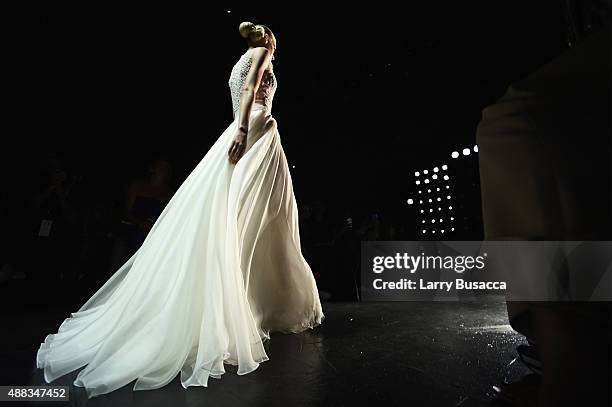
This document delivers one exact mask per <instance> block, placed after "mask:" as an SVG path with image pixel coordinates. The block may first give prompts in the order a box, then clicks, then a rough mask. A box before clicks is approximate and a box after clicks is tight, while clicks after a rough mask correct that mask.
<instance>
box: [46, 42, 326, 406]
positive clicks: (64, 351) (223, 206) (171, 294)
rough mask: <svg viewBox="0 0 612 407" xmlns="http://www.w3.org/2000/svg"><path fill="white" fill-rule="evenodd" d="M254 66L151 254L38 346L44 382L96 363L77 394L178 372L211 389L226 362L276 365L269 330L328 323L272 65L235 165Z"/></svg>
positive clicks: (138, 257)
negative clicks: (305, 240)
mask: <svg viewBox="0 0 612 407" xmlns="http://www.w3.org/2000/svg"><path fill="white" fill-rule="evenodd" d="M251 63H252V49H249V50H247V51H246V52H245V53H244V54H243V55H242V56H241V57H240V59H239V60H238V62H237V63H236V64H235V65H234V68H233V69H232V73H231V75H230V80H229V86H230V91H231V92H230V93H231V96H232V104H233V109H234V121H233V122H232V123H231V124H230V125H229V127H228V128H227V129H226V130H225V131H224V132H223V134H221V136H220V137H219V139H218V140H217V141H216V142H215V143H214V145H213V146H212V148H211V149H210V150H209V151H208V153H207V154H206V155H205V156H204V158H203V159H202V160H201V161H200V162H199V163H198V165H197V166H196V167H195V169H194V170H193V171H192V172H191V174H190V175H189V176H188V177H187V178H186V179H185V181H184V182H183V184H182V185H181V186H180V188H179V189H178V190H177V192H176V193H175V194H174V196H173V197H172V199H171V200H170V202H169V203H168V204H167V206H166V208H165V209H164V211H163V212H162V213H161V215H160V216H159V218H158V219H157V221H156V222H155V224H154V225H153V227H152V228H151V230H150V232H149V234H148V235H147V237H146V239H145V241H144V243H143V244H142V246H141V247H140V248H139V249H138V250H137V251H136V253H135V254H134V255H133V256H132V257H131V258H130V259H129V260H128V261H127V262H126V263H125V264H124V265H123V266H121V267H120V268H119V269H118V270H117V271H116V272H115V273H114V274H113V275H112V276H111V277H110V278H109V280H108V281H107V282H106V283H105V284H104V285H103V286H102V287H101V288H100V289H99V290H98V291H97V292H96V293H95V294H94V295H93V296H92V297H91V298H90V299H89V300H87V301H86V302H85V304H84V305H83V306H82V307H81V308H80V309H79V310H78V311H77V312H73V313H71V314H70V315H71V316H70V317H68V318H67V319H65V320H64V321H63V323H62V324H61V325H60V327H59V329H58V332H57V333H55V334H49V335H47V336H46V338H45V340H44V343H42V344H41V345H40V348H39V350H38V353H37V356H36V363H37V366H38V368H42V369H44V378H45V381H46V382H52V381H53V380H55V379H56V378H58V377H60V376H63V375H65V374H66V373H69V372H71V371H74V370H76V369H78V368H81V367H83V366H86V367H85V368H84V369H83V370H81V371H80V372H79V374H78V375H77V377H76V379H75V380H74V385H76V386H80V387H84V388H85V389H86V392H87V396H88V398H91V397H94V396H97V395H100V394H104V393H108V392H111V391H113V390H115V389H117V388H119V387H122V386H124V385H126V384H128V383H130V382H132V381H133V380H136V382H135V384H134V387H133V389H134V390H149V389H155V388H160V387H162V386H165V385H166V384H168V383H169V382H170V381H172V380H173V379H174V378H175V377H176V375H177V374H178V373H179V372H180V380H181V383H182V385H183V387H185V388H187V387H188V386H207V384H208V378H209V376H212V377H214V378H219V377H220V376H221V375H222V374H223V373H224V372H225V370H224V363H228V364H232V365H237V366H238V367H237V372H238V374H246V373H249V372H252V371H253V370H255V369H257V367H258V366H259V364H260V363H261V362H263V361H266V360H268V357H267V355H266V352H265V350H264V346H263V341H264V340H266V339H268V338H269V332H270V331H281V332H300V331H303V330H305V329H308V328H313V327H315V326H317V325H319V324H320V323H321V321H322V320H323V318H324V316H323V312H322V309H321V303H320V301H319V296H318V292H317V287H316V283H315V280H314V277H313V274H312V271H311V269H310V267H309V265H308V263H307V262H306V260H305V259H304V257H303V256H302V253H301V250H300V236H299V230H298V212H297V205H296V201H295V197H294V194H293V186H292V182H291V176H290V174H289V167H288V165H287V160H286V157H285V154H284V151H283V148H282V146H281V142H280V135H279V132H278V129H277V125H276V121H275V120H274V118H273V117H272V115H271V107H272V98H273V97H274V92H275V90H276V79H275V76H274V73H273V71H272V69H271V67H270V68H269V69H268V70H267V71H266V72H265V74H264V76H263V78H262V83H261V85H260V87H259V90H258V92H257V95H256V98H255V102H254V104H253V108H252V110H251V115H250V121H249V132H248V135H247V149H246V152H245V154H244V156H243V157H242V158H241V159H240V161H239V162H238V163H237V164H236V165H233V164H231V163H230V162H229V160H228V155H227V152H228V149H229V146H230V145H231V142H232V137H233V132H234V130H235V129H236V126H237V125H238V107H239V97H240V93H241V90H242V87H243V85H244V82H245V79H246V75H247V73H248V71H249V69H250V66H251Z"/></svg>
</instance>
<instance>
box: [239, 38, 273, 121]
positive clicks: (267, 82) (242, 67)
mask: <svg viewBox="0 0 612 407" xmlns="http://www.w3.org/2000/svg"><path fill="white" fill-rule="evenodd" d="M252 62H253V54H252V49H249V50H247V51H246V52H245V53H244V54H242V56H241V57H240V59H239V60H238V62H236V64H235V65H234V67H233V68H232V72H231V74H230V77H229V81H228V83H229V88H230V94H231V96H232V110H233V112H234V117H236V115H237V112H238V109H239V108H240V95H241V94H242V89H243V87H244V84H245V82H246V77H247V75H248V73H249V70H250V69H251V64H252ZM275 91H276V77H275V76H274V71H273V70H272V64H270V67H269V68H268V69H266V71H265V72H264V74H263V76H262V78H261V82H260V84H259V88H258V89H257V93H256V94H255V102H257V103H262V104H264V105H266V106H267V107H268V108H269V109H270V110H271V109H272V99H273V98H274V92H275Z"/></svg>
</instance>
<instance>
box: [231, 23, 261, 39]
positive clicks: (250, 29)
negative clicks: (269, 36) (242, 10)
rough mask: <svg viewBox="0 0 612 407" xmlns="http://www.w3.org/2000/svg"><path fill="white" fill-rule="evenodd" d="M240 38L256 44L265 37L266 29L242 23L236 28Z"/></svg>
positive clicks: (257, 25)
mask: <svg viewBox="0 0 612 407" xmlns="http://www.w3.org/2000/svg"><path fill="white" fill-rule="evenodd" d="M238 31H240V35H241V36H242V38H246V39H247V40H248V41H250V42H257V41H259V40H261V39H262V38H263V37H264V36H265V35H266V27H265V26H263V25H259V24H253V23H252V22H250V21H243V22H242V23H240V27H239V28H238Z"/></svg>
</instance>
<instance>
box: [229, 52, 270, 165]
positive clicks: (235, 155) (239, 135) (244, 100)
mask: <svg viewBox="0 0 612 407" xmlns="http://www.w3.org/2000/svg"><path fill="white" fill-rule="evenodd" d="M271 58H272V53H271V52H270V51H269V50H268V49H267V48H264V47H257V48H255V49H253V62H252V63H251V69H250V70H249V73H248V74H247V77H246V80H245V83H244V87H243V88H242V93H241V95H240V108H239V110H238V128H237V129H236V132H235V134H234V141H233V142H232V145H231V146H230V149H229V151H228V155H229V159H230V162H231V163H232V164H236V163H237V162H238V160H239V159H240V157H242V154H243V153H244V150H245V149H246V135H247V132H248V131H249V119H250V115H251V108H252V107H253V102H254V101H255V95H256V94H257V90H258V89H259V84H260V83H261V78H262V77H263V73H264V72H265V70H266V68H267V67H268V65H269V64H270V59H271Z"/></svg>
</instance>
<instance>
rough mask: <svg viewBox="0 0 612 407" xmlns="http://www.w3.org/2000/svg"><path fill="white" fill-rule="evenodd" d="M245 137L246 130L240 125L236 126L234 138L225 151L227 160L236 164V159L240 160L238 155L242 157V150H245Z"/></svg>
mask: <svg viewBox="0 0 612 407" xmlns="http://www.w3.org/2000/svg"><path fill="white" fill-rule="evenodd" d="M246 138H247V131H246V130H245V129H244V128H242V127H238V128H237V129H236V131H235V132H234V140H233V141H232V145H231V146H230V148H229V151H228V152H227V155H228V156H229V161H230V162H231V163H232V164H236V163H237V162H238V160H240V157H242V154H244V150H246Z"/></svg>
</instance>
